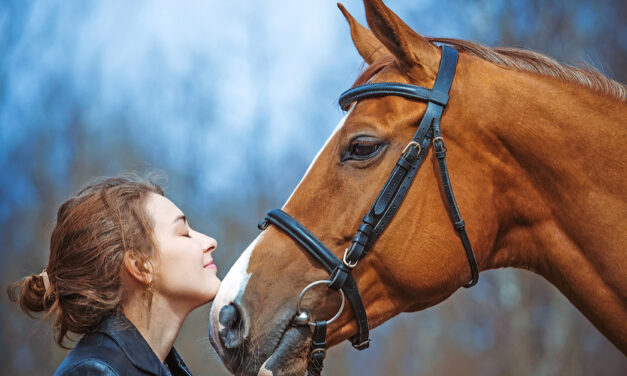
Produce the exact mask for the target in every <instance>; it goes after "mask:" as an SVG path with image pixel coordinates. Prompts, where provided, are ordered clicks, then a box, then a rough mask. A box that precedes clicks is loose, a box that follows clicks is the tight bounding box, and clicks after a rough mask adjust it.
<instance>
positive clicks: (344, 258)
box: [342, 248, 359, 269]
mask: <svg viewBox="0 0 627 376" xmlns="http://www.w3.org/2000/svg"><path fill="white" fill-rule="evenodd" d="M346 256H348V248H346V250H345V251H344V256H343V257H342V262H343V263H344V265H346V266H347V267H348V268H349V269H352V268H354V267H356V266H357V263H358V262H359V260H357V261H355V262H354V263H352V264H351V263H350V262H348V261H346Z"/></svg>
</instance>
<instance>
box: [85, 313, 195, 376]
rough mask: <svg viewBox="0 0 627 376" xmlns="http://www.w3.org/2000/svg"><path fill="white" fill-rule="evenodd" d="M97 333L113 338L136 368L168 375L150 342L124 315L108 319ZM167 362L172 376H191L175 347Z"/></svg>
mask: <svg viewBox="0 0 627 376" xmlns="http://www.w3.org/2000/svg"><path fill="white" fill-rule="evenodd" d="M97 331H98V332H101V333H103V334H106V335H108V336H109V337H111V338H112V339H113V340H114V341H115V343H117V345H118V346H119V347H120V349H122V351H123V352H124V354H125V355H126V357H127V358H128V359H129V360H130V362H131V363H132V364H133V365H134V366H135V367H137V368H139V369H141V370H142V371H144V372H148V373H150V374H152V375H158V376H160V375H168V372H167V371H166V369H165V367H164V366H163V364H162V363H161V361H160V360H159V358H158V357H157V355H156V354H155V353H154V352H153V351H152V349H151V348H150V345H148V342H146V340H145V339H144V337H142V335H141V333H139V331H138V330H137V328H135V325H133V323H131V322H130V321H129V320H128V319H127V318H126V317H125V316H124V315H123V314H122V313H116V314H113V315H111V316H109V317H108V318H106V319H105V320H104V321H103V323H102V324H101V325H100V327H99V328H98V330H97ZM165 362H166V363H167V365H168V368H169V369H170V373H171V374H172V375H185V376H187V375H189V376H191V373H190V371H189V369H187V366H186V365H185V363H184V362H183V359H181V357H180V356H179V354H178V352H177V351H176V349H174V347H172V350H170V353H169V354H168V356H167V357H166V359H165Z"/></svg>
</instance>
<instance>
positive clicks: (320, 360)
mask: <svg viewBox="0 0 627 376" xmlns="http://www.w3.org/2000/svg"><path fill="white" fill-rule="evenodd" d="M326 347H327V322H326V321H316V325H315V326H314V331H313V336H312V338H311V352H310V355H309V363H308V364H307V376H320V373H321V372H322V367H323V366H324V358H325V357H326V351H327V350H326Z"/></svg>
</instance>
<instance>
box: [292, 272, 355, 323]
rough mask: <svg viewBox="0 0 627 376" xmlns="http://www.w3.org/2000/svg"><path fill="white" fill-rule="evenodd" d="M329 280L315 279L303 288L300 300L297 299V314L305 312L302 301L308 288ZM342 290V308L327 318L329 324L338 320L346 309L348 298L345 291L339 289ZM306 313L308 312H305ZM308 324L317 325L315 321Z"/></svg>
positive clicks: (327, 282) (326, 282) (299, 296)
mask: <svg viewBox="0 0 627 376" xmlns="http://www.w3.org/2000/svg"><path fill="white" fill-rule="evenodd" d="M329 282H330V281H329V280H326V279H324V280H320V281H315V282H312V283H310V284H309V285H307V287H305V288H304V289H303V291H301V292H300V295H298V300H297V301H296V313H297V316H299V315H301V314H302V313H303V312H305V311H303V310H302V307H301V302H302V300H303V297H304V296H305V293H306V292H307V290H309V289H310V288H312V287H314V286H316V285H321V284H323V283H325V284H327V285H328V284H329ZM338 291H339V292H340V294H341V295H342V304H340V309H339V310H338V311H337V313H336V314H335V316H333V317H331V318H330V319H329V320H327V325H329V324H330V323H332V322H333V321H335V320H337V319H338V317H340V315H341V314H342V311H344V302H345V301H346V299H345V298H344V291H342V290H338ZM305 313H306V312H305ZM307 325H309V326H316V323H315V322H313V321H308V322H307Z"/></svg>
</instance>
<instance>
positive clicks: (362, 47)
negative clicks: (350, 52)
mask: <svg viewBox="0 0 627 376" xmlns="http://www.w3.org/2000/svg"><path fill="white" fill-rule="evenodd" d="M337 7H338V8H340V10H341V11H342V13H343V14H344V17H345V18H346V21H348V24H349V25H350V28H351V37H352V38H353V44H354V45H355V48H357V51H358V52H359V54H360V55H361V57H363V58H364V60H365V61H366V63H368V65H370V64H372V63H373V62H374V61H375V60H377V59H379V58H380V57H383V56H385V55H389V53H390V52H389V51H388V50H387V49H386V48H385V46H384V45H383V44H382V43H381V42H379V40H378V39H377V38H376V37H375V36H374V34H372V32H371V31H370V30H368V29H366V28H365V27H363V26H361V24H360V23H359V22H357V20H356V19H355V18H354V17H353V16H352V15H351V14H350V13H348V11H347V10H346V8H344V5H342V4H341V3H337Z"/></svg>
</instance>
